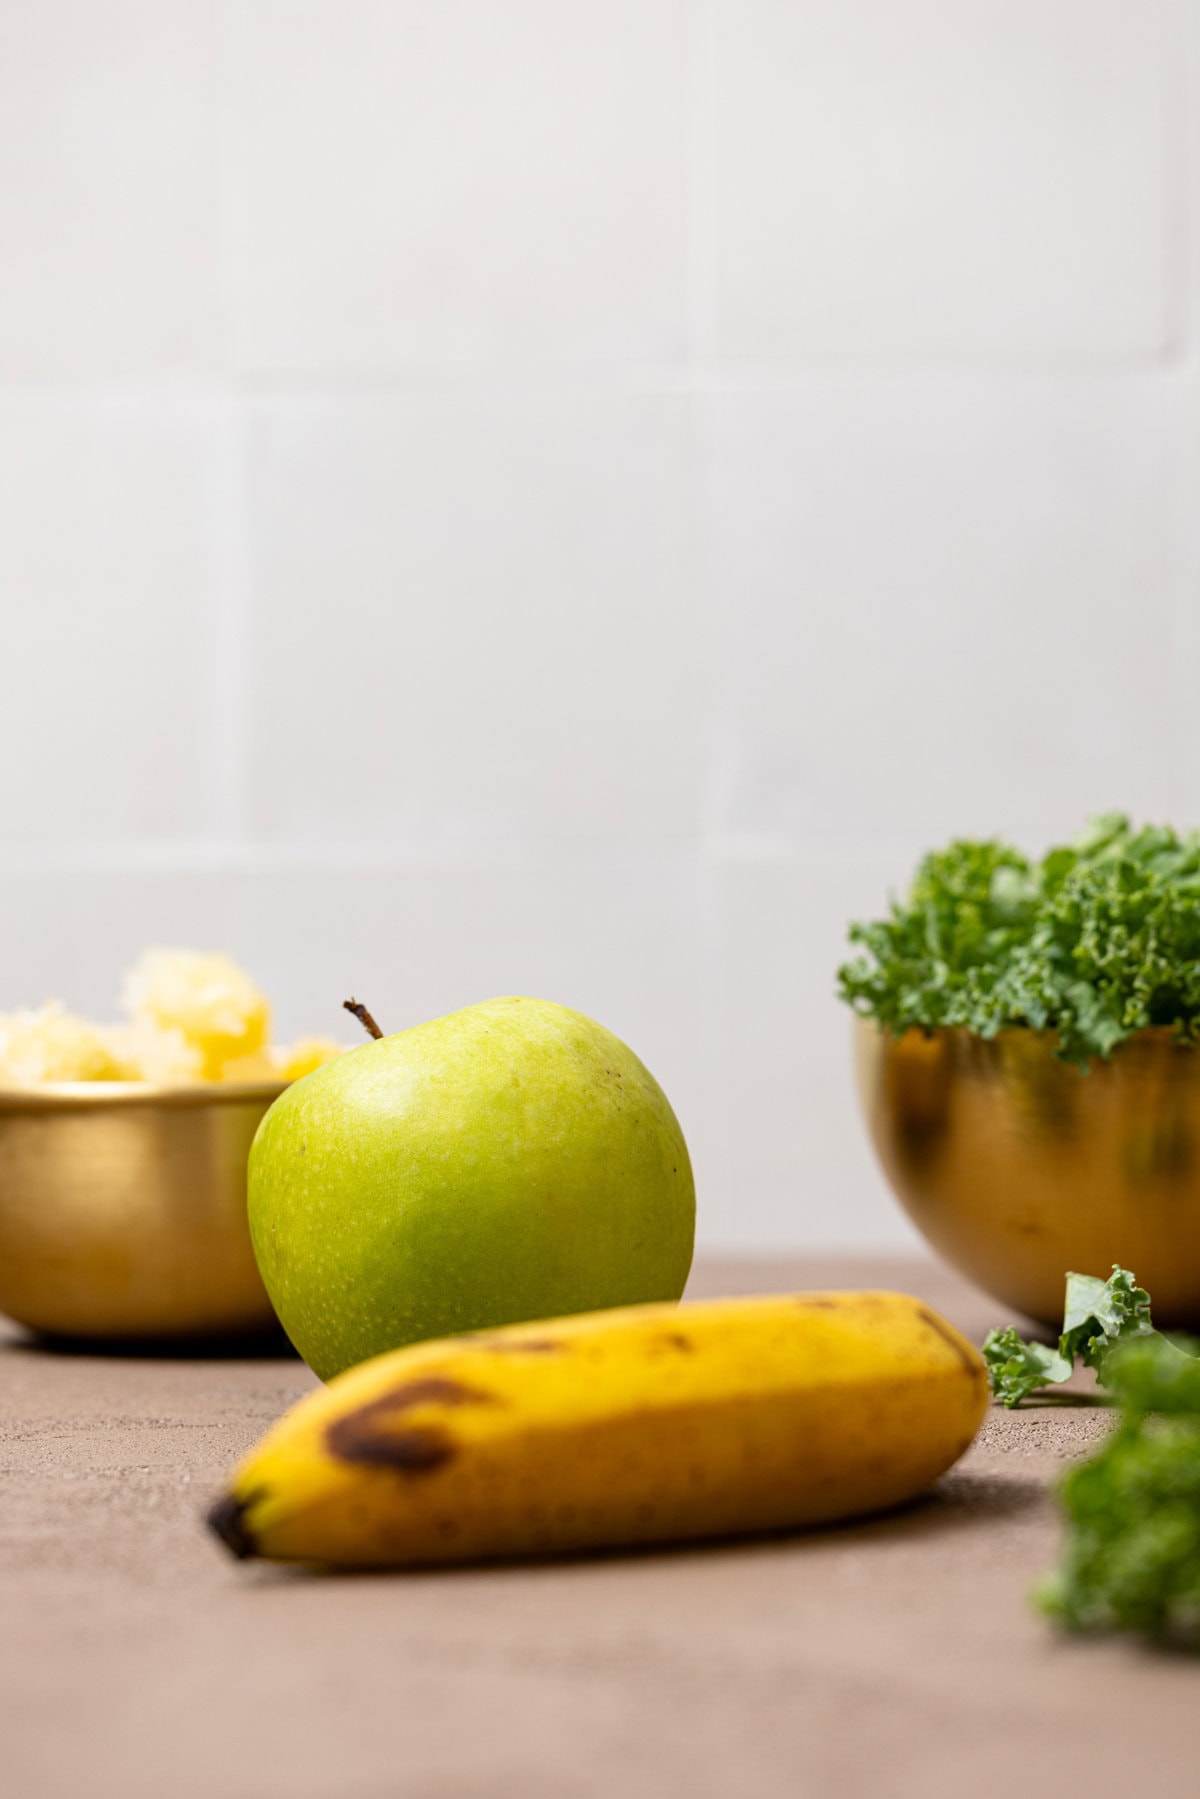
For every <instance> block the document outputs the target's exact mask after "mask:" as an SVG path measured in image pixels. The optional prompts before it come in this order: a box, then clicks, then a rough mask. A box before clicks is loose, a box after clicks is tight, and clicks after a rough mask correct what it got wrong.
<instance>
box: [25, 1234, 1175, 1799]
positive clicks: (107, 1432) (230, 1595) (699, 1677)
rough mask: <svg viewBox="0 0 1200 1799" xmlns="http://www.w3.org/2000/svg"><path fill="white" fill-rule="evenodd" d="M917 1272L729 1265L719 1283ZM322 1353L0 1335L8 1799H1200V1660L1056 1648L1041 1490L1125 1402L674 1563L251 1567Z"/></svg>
mask: <svg viewBox="0 0 1200 1799" xmlns="http://www.w3.org/2000/svg"><path fill="white" fill-rule="evenodd" d="M863 1285H878V1286H897V1287H904V1288H906V1289H908V1290H910V1291H914V1292H919V1293H920V1294H922V1295H923V1296H924V1297H925V1298H927V1299H928V1300H930V1301H931V1302H932V1303H933V1304H935V1305H936V1306H938V1307H940V1308H941V1309H942V1310H943V1311H945V1312H946V1313H947V1315H948V1316H950V1317H951V1318H952V1319H954V1321H955V1322H956V1323H958V1324H960V1325H961V1326H962V1327H963V1328H964V1329H965V1330H966V1331H967V1332H968V1333H969V1334H970V1335H972V1336H973V1337H975V1339H976V1340H978V1339H979V1338H980V1337H981V1336H982V1334H983V1332H984V1330H985V1329H986V1328H987V1326H988V1325H989V1324H991V1323H995V1322H997V1321H999V1320H1000V1318H1001V1317H1002V1316H1003V1314H1002V1312H1001V1309H1000V1308H998V1307H997V1306H996V1305H994V1304H993V1303H992V1302H991V1301H988V1300H986V1299H981V1298H980V1297H979V1296H978V1295H976V1294H973V1293H972V1292H971V1291H970V1289H968V1288H966V1287H964V1286H962V1285H961V1284H960V1283H958V1282H956V1281H954V1280H952V1279H951V1278H950V1277H948V1276H947V1275H946V1274H944V1273H943V1272H941V1271H939V1270H937V1269H935V1268H934V1267H933V1266H932V1265H931V1264H929V1263H924V1262H912V1261H910V1262H896V1261H892V1262H879V1261H872V1262H867V1261H851V1260H847V1259H840V1260H837V1261H834V1260H830V1259H823V1260H821V1259H812V1258H810V1259H807V1260H805V1261H802V1262H801V1261H795V1262H786V1261H773V1262H725V1263H708V1264H707V1265H705V1266H703V1267H701V1268H700V1269H699V1270H698V1271H697V1274H696V1276H695V1278H694V1279H693V1283H692V1288H691V1293H692V1294H693V1295H695V1294H700V1293H714V1292H735V1291H747V1292H749V1291H754V1290H757V1289H766V1288H770V1287H777V1288H778V1287H793V1286H794V1287H800V1286H863ZM311 1384H312V1377H311V1376H310V1375H309V1374H308V1372H307V1370H306V1369H305V1368H304V1367H303V1366H302V1365H301V1364H300V1363H299V1362H297V1361H294V1360H292V1359H290V1358H287V1357H284V1356H279V1357H276V1358H263V1357H260V1358H256V1359H238V1358H235V1357H228V1358H224V1359H211V1360H204V1361H199V1360H185V1359H182V1358H181V1359H165V1358H160V1357H153V1358H152V1357H144V1356H137V1357H134V1356H128V1357H125V1356H85V1355H78V1354H65V1353H61V1352H49V1351H47V1350H45V1349H41V1348H38V1347H35V1346H32V1345H30V1344H29V1343H27V1342H26V1341H25V1340H24V1339H22V1338H20V1337H19V1336H18V1335H17V1334H16V1333H15V1332H10V1333H8V1334H7V1335H3V1336H2V1337H0V1594H2V1598H0V1786H2V1787H3V1790H4V1791H5V1793H6V1794H7V1795H11V1799H49V1796H51V1795H53V1796H54V1799H57V1796H58V1795H63V1799H66V1796H67V1795H70V1799H84V1796H85V1799H107V1796H108V1795H114V1796H116V1795H120V1796H121V1799H165V1796H166V1795H170V1799H196V1796H199V1795H204V1796H205V1799H208V1796H210V1795H213V1796H216V1795H220V1799H392V1796H403V1799H510V1796H511V1799H592V1796H593V1795H609V1794H611V1795H614V1796H616V1795H619V1796H620V1799H675V1796H676V1795H678V1796H679V1799H709V1796H711V1799H717V1796H718V1795H720V1796H721V1799H727V1796H729V1795H738V1796H741V1795H746V1796H751V1795H752V1796H753V1799H776V1796H778V1799H808V1796H809V1795H812V1796H813V1799H829V1796H830V1795H837V1799H856V1796H857V1795H860V1794H861V1795H866V1794H868V1793H869V1794H871V1795H873V1796H875V1795H882V1796H883V1799H906V1796H907V1795H910V1794H911V1795H914V1796H915V1795H921V1799H929V1796H930V1795H940V1794H942V1793H947V1794H949V1793H954V1794H969V1795H971V1799H992V1796H993V1795H994V1796H995V1799H1000V1796H1001V1795H1004V1799H1016V1796H1019V1795H1021V1794H1029V1795H1041V1794H1043V1793H1051V1792H1059V1793H1063V1794H1068V1793H1085V1792H1090V1793H1094V1794H1100V1795H1106V1794H1109V1793H1112V1794H1117V1793H1119V1792H1124V1791H1131V1792H1132V1791H1143V1792H1144V1791H1150V1790H1152V1789H1156V1790H1158V1791H1160V1792H1162V1793H1164V1794H1183V1793H1186V1792H1193V1791H1195V1790H1196V1780H1197V1775H1196V1759H1197V1750H1198V1748H1200V1722H1198V1720H1200V1662H1197V1661H1194V1660H1193V1661H1188V1660H1185V1659H1182V1658H1179V1657H1175V1656H1170V1655H1166V1654H1157V1653H1154V1652H1150V1651H1147V1650H1144V1649H1141V1648H1139V1647H1137V1646H1136V1645H1130V1644H1127V1643H1123V1642H1097V1643H1080V1642H1076V1641H1064V1640H1062V1639H1061V1638H1059V1637H1058V1636H1056V1635H1055V1634H1054V1633H1053V1632H1052V1631H1051V1630H1050V1629H1048V1628H1047V1626H1046V1625H1044V1624H1043V1623H1042V1622H1041V1621H1040V1620H1039V1619H1038V1618H1036V1617H1035V1616H1034V1615H1033V1614H1032V1613H1031V1612H1030V1609H1029V1606H1028V1603H1027V1592H1028V1589H1029V1586H1030V1583H1031V1582H1032V1581H1033V1579H1034V1578H1035V1577H1036V1576H1037V1575H1038V1574H1040V1573H1041V1572H1042V1571H1043V1570H1044V1569H1045V1568H1046V1567H1047V1566H1049V1565H1050V1563H1051V1562H1052V1561H1053V1559H1054V1554H1055V1546H1056V1542H1057V1536H1058V1526H1057V1520H1056V1517H1055V1513H1054V1509H1053V1505H1052V1503H1051V1501H1050V1498H1049V1496H1048V1492H1047V1487H1048V1483H1049V1482H1050V1480H1051V1479H1052V1477H1053V1476H1054V1475H1055V1474H1056V1472H1057V1471H1058V1470H1059V1469H1061V1467H1062V1466H1063V1463H1064V1460H1065V1458H1067V1457H1068V1456H1070V1455H1071V1454H1074V1453H1076V1452H1077V1451H1080V1450H1083V1449H1085V1448H1086V1447H1087V1446H1088V1445H1089V1444H1090V1443H1092V1442H1093V1441H1095V1439H1096V1437H1097V1436H1098V1434H1099V1433H1100V1432H1101V1431H1102V1430H1103V1429H1104V1426H1105V1414H1104V1412H1103V1410H1102V1409H1101V1408H1098V1407H1093V1406H1089V1405H1086V1404H1085V1405H1082V1406H1079V1407H1069V1406H1064V1405H1062V1404H1061V1403H1060V1404H1058V1405H1053V1406H1052V1405H1047V1406H1044V1407H1038V1408H1034V1409H1031V1410H1026V1411H1022V1412H1019V1413H1017V1414H1005V1413H1002V1412H1000V1411H997V1410H993V1411H992V1413H991V1414H990V1415H989V1418H988V1420H987V1422H986V1423H985V1426H984V1429H983V1431H982V1433H981V1435H980V1438H979V1440H978V1442H977V1443H976V1445H975V1447H974V1448H973V1449H972V1451H971V1452H970V1454H969V1455H968V1456H967V1458H966V1459H965V1460H964V1462H963V1463H961V1464H960V1466H959V1468H958V1469H957V1470H955V1471H954V1472H953V1473H952V1474H951V1475H949V1476H948V1477H947V1479H946V1480H945V1481H944V1482H943V1483H942V1484H941V1486H940V1488H939V1489H938V1490H937V1492H936V1493H935V1494H934V1495H933V1496H931V1497H930V1498H929V1499H928V1500H926V1501H924V1502H922V1503H920V1504H918V1505H916V1506H914V1507H912V1508H910V1509H908V1510H907V1511H905V1512H903V1513H901V1514H898V1515H894V1516H891V1517H888V1518H884V1519H878V1520H875V1521H873V1522H869V1523H863V1524H858V1525H855V1526H851V1527H845V1528H840V1529H835V1530H826V1531H821V1532H814V1533H812V1534H809V1535H801V1536H796V1537H793V1538H789V1539H786V1540H779V1539H774V1540H770V1541H760V1542H755V1543H747V1544H740V1545H729V1546H721V1547H717V1548H705V1549H700V1550H689V1551H686V1552H677V1553H667V1554H647V1555H639V1556H628V1557H610V1558H597V1559H594V1560H588V1561H579V1562H574V1563H559V1564H555V1565H549V1566H524V1567H505V1568H493V1569H487V1570H470V1571H460V1572H453V1573H437V1574H420V1575H383V1576H381V1575H370V1576H355V1577H352V1578H347V1577H328V1576H326V1577H316V1576H312V1575H307V1574H303V1573H298V1572H295V1571H291V1570H278V1569H271V1568H267V1567H262V1566H238V1565H236V1564H235V1563H234V1562H232V1561H231V1560H230V1559H229V1558H228V1557H227V1556H226V1555H225V1553H224V1551H222V1550H221V1549H220V1547H219V1546H218V1545H217V1544H216V1543H215V1542H213V1541H212V1540H211V1539H210V1538H209V1537H208V1536H207V1535H206V1533H205V1532H204V1530H203V1529H202V1528H201V1525H200V1522H199V1519H200V1515H201V1513H202V1510H203V1508H204V1506H205V1504H206V1503H207V1501H208V1500H209V1499H210V1498H211V1497H212V1496H213V1494H214V1492H215V1491H216V1489H217V1487H218V1486H219V1484H220V1481H221V1476H222V1474H223V1472H224V1470H225V1469H226V1468H227V1467H228V1466H229V1464H230V1463H231V1462H232V1461H233V1459H234V1458H235V1457H236V1456H237V1455H239V1454H240V1453H241V1451H242V1450H244V1449H245V1448H246V1447H247V1446H248V1445H249V1444H250V1443H251V1442H253V1441H254V1439H255V1438H256V1437H257V1436H258V1435H259V1434H260V1433H261V1431H262V1430H263V1428H264V1427H265V1426H266V1425H267V1424H268V1423H269V1422H270V1421H271V1420H272V1419H274V1418H275V1417H276V1416H277V1415H278V1414H279V1412H280V1411H281V1410H282V1409H283V1408H284V1407H285V1406H286V1405H287V1404H288V1403H290V1401H292V1400H293V1399H295V1398H296V1397H297V1396H298V1395H299V1394H300V1393H302V1392H304V1391H305V1390H306V1389H307V1388H308V1387H309V1386H310V1385H311Z"/></svg>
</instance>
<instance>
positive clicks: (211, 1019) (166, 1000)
mask: <svg viewBox="0 0 1200 1799" xmlns="http://www.w3.org/2000/svg"><path fill="white" fill-rule="evenodd" d="M123 1003H124V1005H125V1008H126V1010H127V1011H128V1012H129V1013H130V1014H131V1015H132V1017H133V1019H134V1021H135V1022H137V1021H140V1020H142V1019H148V1020H149V1021H151V1022H152V1023H154V1024H157V1025H160V1026H162V1027H164V1028H166V1029H168V1030H176V1031H179V1032H181V1033H182V1035H183V1037H184V1038H185V1040H186V1041H187V1042H188V1043H189V1044H191V1045H193V1047H194V1048H195V1049H197V1050H198V1051H199V1052H200V1058H201V1062H200V1069H199V1073H200V1074H201V1076H202V1077H204V1078H205V1079H207V1080H220V1079H221V1077H222V1073H223V1071H224V1069H225V1066H226V1064H227V1063H229V1062H232V1061H235V1060H240V1059H242V1058H244V1057H247V1056H253V1055H255V1054H256V1053H257V1052H258V1051H259V1050H261V1049H263V1048H264V1047H265V1045H266V1042H267V1033H268V1031H269V1029H270V1022H271V1012H270V1006H269V1005H268V1003H267V999H266V997H265V995H264V994H263V993H261V992H260V991H259V989H258V988H257V987H256V986H255V984H254V982H253V981H252V980H251V979H250V976H249V975H248V974H246V973H244V972H243V970H242V969H240V968H239V967H238V965H237V963H236V962H234V961H232V960H231V959H230V957H228V956H221V955H201V954H199V953H197V952H195V951H192V950H168V949H152V950H147V951H146V953H145V955H144V956H143V957H142V959H141V961H140V962H138V964H137V966H136V967H135V968H133V969H131V970H130V972H129V973H128V974H127V975H126V977H125V986H124V992H123Z"/></svg>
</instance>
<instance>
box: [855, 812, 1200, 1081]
mask: <svg viewBox="0 0 1200 1799" xmlns="http://www.w3.org/2000/svg"><path fill="white" fill-rule="evenodd" d="M850 940H851V942H853V943H855V944H857V945H859V946H860V948H861V949H862V951H863V952H864V953H863V954H862V955H860V956H858V957H856V958H855V960H853V961H851V962H847V963H846V964H845V965H844V966H843V967H842V968H841V969H840V970H839V971H838V980H839V984H840V988H841V994H842V997H843V999H845V1000H846V1001H847V1002H848V1003H849V1004H850V1005H851V1006H853V1007H854V1009H855V1011H857V1012H859V1013H861V1014H862V1015H863V1016H864V1017H869V1018H875V1019H878V1021H879V1022H880V1024H882V1025H885V1026H887V1027H888V1029H890V1030H892V1031H896V1032H901V1031H904V1030H907V1029H908V1028H909V1027H910V1026H913V1025H917V1026H921V1027H923V1028H925V1029H927V1030H932V1029H934V1028H935V1027H936V1026H939V1025H959V1026H962V1027H964V1028H965V1029H967V1030H970V1031H974V1032H976V1033H977V1034H978V1035H979V1036H981V1037H994V1036H995V1034H996V1032H997V1031H999V1030H1001V1029H1002V1028H1003V1027H1004V1026H1006V1025H1027V1026H1029V1027H1031V1028H1032V1029H1034V1030H1039V1031H1041V1030H1047V1031H1054V1032H1056V1033H1057V1035H1058V1040H1059V1041H1058V1053H1059V1055H1060V1056H1062V1057H1063V1059H1064V1060H1066V1061H1069V1062H1074V1063H1076V1064H1078V1065H1079V1066H1080V1067H1081V1068H1084V1069H1086V1067H1087V1065H1088V1061H1089V1059H1090V1058H1091V1057H1092V1056H1095V1055H1099V1056H1107V1055H1108V1054H1110V1052H1111V1051H1112V1050H1113V1049H1114V1048H1115V1047H1116V1045H1117V1044H1118V1043H1120V1042H1122V1041H1123V1040H1124V1039H1125V1038H1126V1037H1129V1036H1131V1035H1132V1034H1133V1032H1135V1031H1138V1030H1142V1029H1144V1028H1145V1027H1146V1026H1149V1025H1168V1026H1172V1027H1174V1029H1175V1030H1176V1031H1177V1032H1178V1034H1179V1036H1180V1037H1181V1038H1184V1039H1188V1040H1194V1039H1195V1038H1196V1037H1197V1036H1200V834H1197V833H1194V832H1193V833H1191V834H1189V835H1187V836H1182V837H1181V836H1179V835H1178V834H1177V833H1176V832H1175V831H1172V830H1170V829H1169V828H1168V827H1167V826H1165V825H1147V826H1145V827H1144V828H1143V829H1141V830H1137V831H1135V830H1134V829H1133V828H1132V826H1131V825H1130V822H1129V820H1128V819H1127V818H1126V817H1124V816H1123V815H1122V814H1120V813H1112V814H1110V815H1108V816H1106V817H1103V818H1099V819H1096V820H1095V821H1094V822H1093V823H1092V825H1091V826H1090V827H1089V829H1088V830H1087V831H1086V832H1085V833H1084V835H1083V836H1082V837H1081V838H1079V840H1078V841H1077V842H1075V843H1074V844H1071V845H1066V846H1062V847H1059V848H1056V849H1052V850H1050V851H1049V852H1048V854H1047V855H1046V856H1044V857H1043V858H1042V860H1041V861H1040V862H1031V861H1029V860H1028V859H1027V858H1026V857H1025V856H1023V855H1021V853H1020V852H1019V851H1018V850H1015V849H1013V848H1011V847H1010V846H1009V845H1007V844H1003V843H998V842H981V843H976V842H969V841H965V840H964V841H959V842H955V843H951V844H950V845H949V846H948V847H947V848H946V849H944V850H937V851H934V852H933V853H932V854H930V855H928V856H926V857H925V859H924V861H923V862H922V863H921V866H920V868H919V869H918V871H917V876H916V879H915V881H914V883H913V887H912V891H911V892H910V894H909V896H908V899H907V901H905V902H904V903H899V902H893V904H892V907H891V912H890V915H889V917H887V918H885V919H880V920H878V921H876V922H875V923H870V924H856V925H853V926H852V927H851V930H850Z"/></svg>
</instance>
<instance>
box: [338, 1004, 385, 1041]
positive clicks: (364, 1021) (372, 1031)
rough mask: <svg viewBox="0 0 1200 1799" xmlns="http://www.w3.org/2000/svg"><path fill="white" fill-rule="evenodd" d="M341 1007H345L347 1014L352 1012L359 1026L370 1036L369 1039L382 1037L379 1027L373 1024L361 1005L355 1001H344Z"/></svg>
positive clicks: (365, 1009)
mask: <svg viewBox="0 0 1200 1799" xmlns="http://www.w3.org/2000/svg"><path fill="white" fill-rule="evenodd" d="M342 1005H343V1006H344V1007H345V1009H346V1011H347V1012H353V1014H354V1016H355V1017H356V1018H357V1020H358V1022H359V1024H361V1026H362V1028H363V1030H364V1031H366V1032H367V1033H368V1035H369V1036H371V1037H382V1036H383V1032H382V1031H381V1030H380V1028H379V1026H378V1025H377V1024H376V1023H375V1020H374V1019H373V1018H372V1017H371V1014H370V1013H369V1012H368V1011H367V1008H366V1007H365V1006H363V1005H360V1004H359V1002H358V1001H357V1000H356V999H344V1000H343V1001H342Z"/></svg>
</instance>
